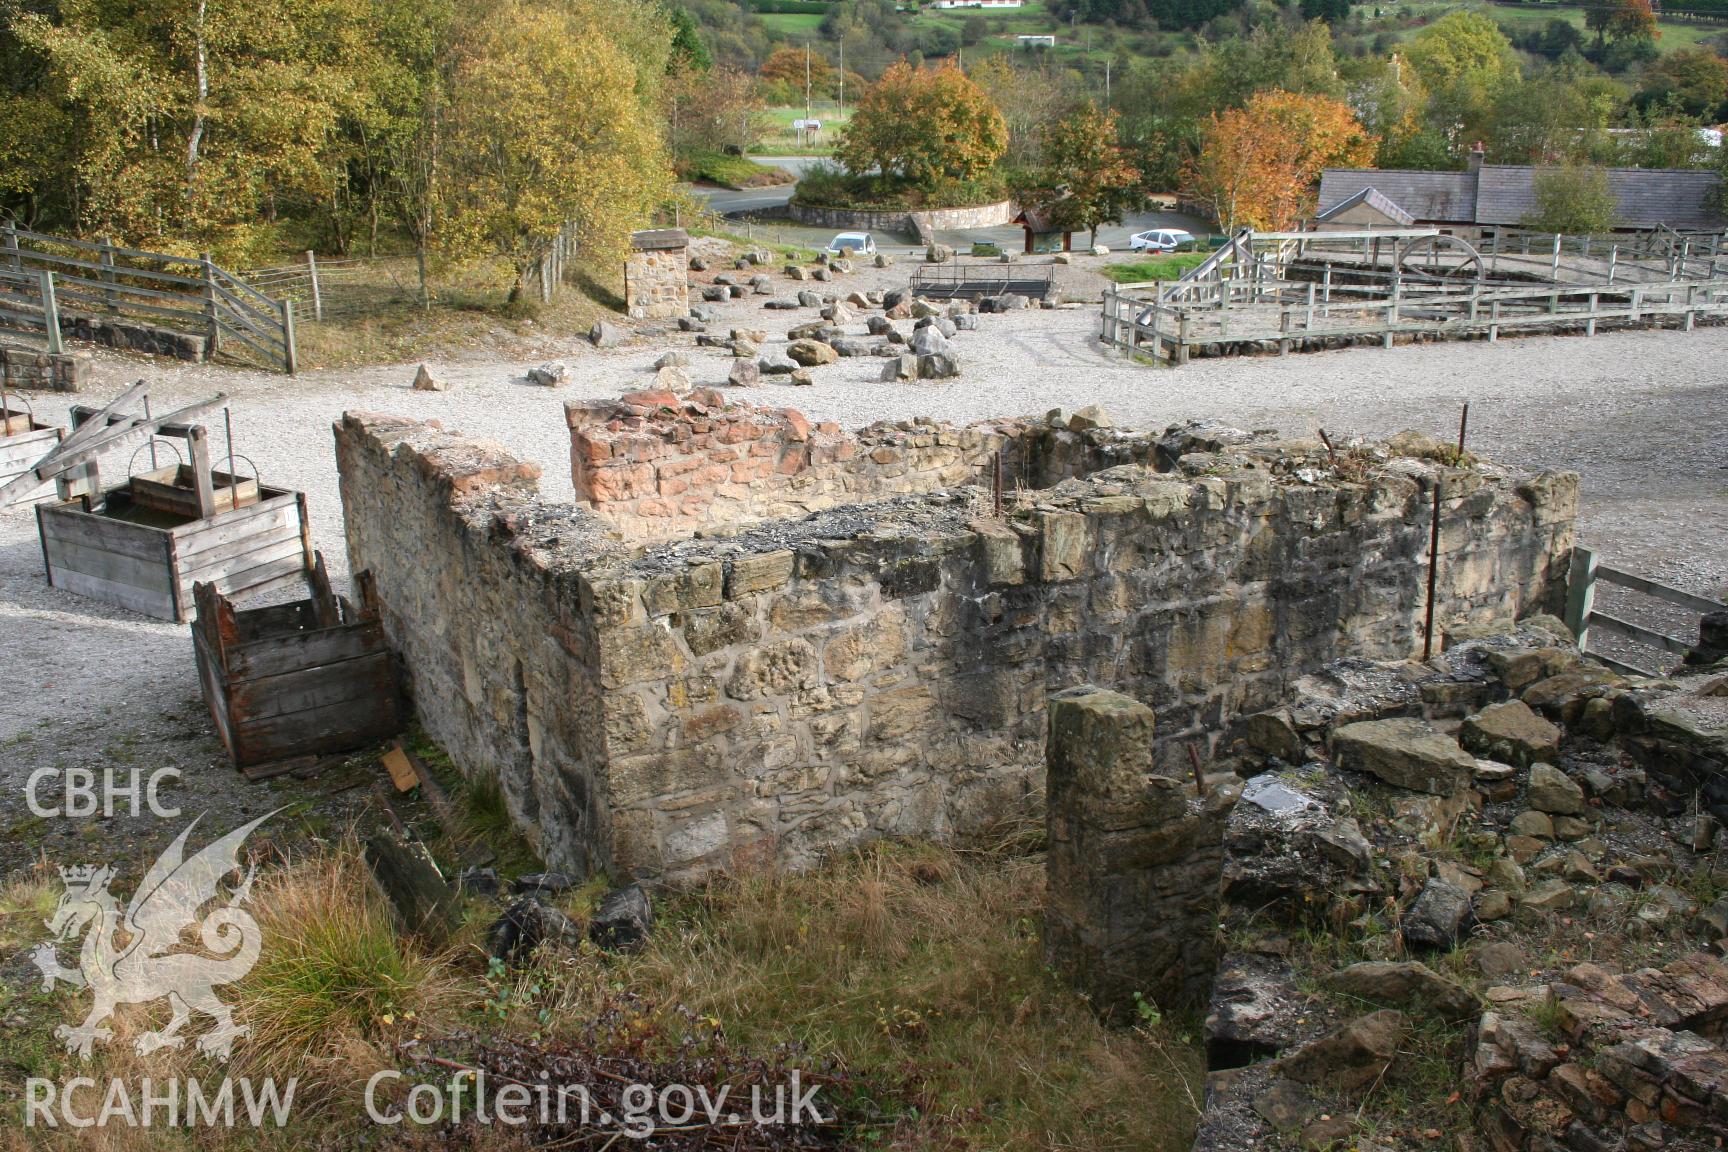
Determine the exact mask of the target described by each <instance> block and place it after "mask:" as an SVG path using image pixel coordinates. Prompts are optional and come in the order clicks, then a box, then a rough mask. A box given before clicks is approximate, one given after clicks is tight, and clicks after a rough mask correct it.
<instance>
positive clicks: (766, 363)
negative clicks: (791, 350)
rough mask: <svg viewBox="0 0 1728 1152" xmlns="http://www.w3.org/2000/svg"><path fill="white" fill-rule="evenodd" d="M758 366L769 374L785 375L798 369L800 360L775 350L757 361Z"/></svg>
mask: <svg viewBox="0 0 1728 1152" xmlns="http://www.w3.org/2000/svg"><path fill="white" fill-rule="evenodd" d="M756 366H757V367H758V368H760V369H762V372H763V373H764V374H765V375H768V376H783V375H785V374H786V373H788V372H795V371H797V369H798V362H797V361H796V360H793V359H792V358H791V357H789V356H787V355H786V354H785V353H783V352H774V353H771V354H769V355H767V356H764V357H762V359H760V360H758V361H757V362H756Z"/></svg>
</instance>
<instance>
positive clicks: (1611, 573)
mask: <svg viewBox="0 0 1728 1152" xmlns="http://www.w3.org/2000/svg"><path fill="white" fill-rule="evenodd" d="M1598 583H1602V584H1612V585H1615V586H1616V587H1620V588H1625V589H1627V590H1629V591H1632V592H1635V593H1637V594H1639V595H1641V596H1647V597H1649V598H1651V599H1653V600H1657V601H1660V602H1662V603H1664V604H1668V605H1672V606H1673V607H1676V608H1682V609H1685V610H1686V611H1688V612H1694V613H1697V614H1698V615H1699V616H1704V615H1708V614H1709V613H1712V612H1721V611H1723V610H1725V609H1728V604H1722V603H1719V602H1717V601H1715V600H1711V599H1708V598H1706V597H1703V596H1694V595H1693V594H1692V593H1690V592H1683V591H1681V590H1680V589H1678V588H1670V587H1669V586H1668V585H1666V584H1659V583H1657V582H1656V581H1654V580H1651V579H1650V578H1648V577H1646V576H1639V575H1637V574H1636V573H1632V572H1627V571H1625V570H1623V569H1620V568H1613V567H1610V566H1609V565H1607V564H1603V563H1602V562H1601V560H1600V559H1599V558H1598V557H1597V555H1596V553H1595V552H1593V551H1591V550H1590V549H1588V548H1573V549H1572V564H1571V569H1570V571H1569V572H1568V573H1567V577H1566V626H1567V627H1568V628H1570V629H1571V630H1572V635H1574V636H1576V637H1577V638H1578V648H1579V650H1580V651H1584V652H1590V654H1591V655H1593V656H1595V657H1596V659H1598V660H1600V661H1602V662H1603V663H1604V664H1606V665H1608V666H1609V667H1610V668H1613V669H1615V670H1616V671H1619V672H1627V673H1631V674H1633V675H1637V676H1655V675H1658V672H1657V671H1656V670H1653V669H1647V668H1640V667H1638V666H1637V665H1635V664H1628V663H1625V662H1623V661H1620V660H1616V659H1614V658H1613V657H1610V656H1605V655H1603V654H1602V653H1600V652H1595V651H1592V649H1591V643H1590V641H1591V634H1592V632H1594V631H1600V632H1603V633H1606V634H1607V635H1610V636H1618V637H1620V638H1621V639H1624V640H1629V641H1631V642H1633V643H1635V644H1642V645H1644V646H1645V647H1647V648H1657V649H1660V650H1662V651H1664V652H1667V653H1668V654H1670V655H1672V656H1680V657H1684V656H1685V655H1686V654H1687V653H1688V652H1690V651H1691V650H1692V645H1693V642H1692V641H1690V640H1686V639H1683V638H1681V637H1679V636H1670V635H1669V634H1667V633H1666V632H1659V631H1657V630H1656V629H1654V628H1646V627H1644V626H1643V625H1641V624H1634V623H1633V622H1631V621H1630V620H1626V619H1623V618H1621V617H1618V616H1613V615H1610V614H1609V613H1606V612H1602V611H1599V610H1598V609H1597V608H1596V586H1597V584H1598Z"/></svg>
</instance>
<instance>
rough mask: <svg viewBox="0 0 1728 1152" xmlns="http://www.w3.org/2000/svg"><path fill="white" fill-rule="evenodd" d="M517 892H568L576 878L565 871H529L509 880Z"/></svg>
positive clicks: (574, 885)
mask: <svg viewBox="0 0 1728 1152" xmlns="http://www.w3.org/2000/svg"><path fill="white" fill-rule="evenodd" d="M510 887H511V888H513V889H515V890H516V891H517V892H568V891H570V889H572V888H574V887H576V880H575V878H574V877H572V876H571V875H570V874H569V873H567V872H529V873H527V874H526V875H523V876H518V877H516V879H514V880H512V881H510Z"/></svg>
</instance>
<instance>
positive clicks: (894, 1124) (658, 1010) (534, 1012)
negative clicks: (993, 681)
mask: <svg viewBox="0 0 1728 1152" xmlns="http://www.w3.org/2000/svg"><path fill="white" fill-rule="evenodd" d="M1043 869H1044V865H1043V860H1042V858H1041V857H1040V856H1036V855H1011V854H1009V855H987V856H976V855H975V856H967V857H962V856H959V855H957V854H955V853H953V852H951V851H949V850H947V849H943V848H940V847H935V846H930V845H914V844H886V843H878V844H874V845H870V846H867V847H865V848H862V849H860V850H859V851H857V852H855V853H852V854H850V855H847V856H843V857H840V858H838V859H835V860H834V861H832V862H830V863H829V864H827V865H825V866H823V867H822V868H820V869H818V870H817V871H815V872H811V873H808V874H805V875H799V876H791V875H786V874H784V873H779V872H772V871H749V872H745V873H743V874H741V875H738V876H736V877H734V878H732V879H729V880H719V881H715V882H714V883H713V884H711V885H710V886H708V887H707V888H705V889H702V890H699V891H697V892H695V893H693V894H690V895H687V896H684V897H675V898H671V899H668V900H667V901H666V902H665V903H663V904H662V905H661V907H660V909H659V910H658V923H657V925H656V928H655V932H654V935H653V936H652V937H651V938H650V940H649V943H648V945H647V947H646V948H645V949H644V950H643V951H642V952H641V953H638V954H637V955H634V956H628V957H612V958H606V957H600V956H590V955H586V954H584V955H579V956H577V957H575V958H573V959H571V960H569V961H567V962H565V963H564V964H563V965H562V966H561V967H559V968H558V969H557V971H555V972H549V971H548V970H547V969H546V968H545V967H542V968H541V969H540V970H539V971H537V972H536V973H534V974H533V976H532V980H533V982H534V983H535V984H536V985H537V986H538V987H539V992H538V993H537V995H535V996H533V997H531V998H530V999H529V1000H528V1001H527V1002H519V1001H518V1000H517V999H516V998H512V1003H513V1005H515V1007H514V1009H513V1010H514V1011H516V1012H519V1013H521V1016H522V1018H523V1019H524V1021H526V1020H536V1021H538V1020H548V1019H549V1020H552V1021H558V1022H563V1021H568V1022H572V1023H570V1024H567V1025H564V1026H565V1027H577V1026H578V1025H577V1024H575V1023H574V1022H577V1021H581V1020H583V1019H587V1018H590V1017H592V1016H593V1014H594V1012H595V1011H596V1010H598V1009H599V1007H600V1006H601V1005H602V1004H604V1003H605V1002H606V997H607V995H608V990H609V989H614V988H620V987H622V988H628V989H630V991H631V992H632V994H633V995H635V996H639V997H640V998H641V1002H642V1003H643V1004H644V1005H645V1006H648V1011H649V1015H650V1016H651V1017H652V1018H654V1019H659V1018H660V1016H661V1015H664V1017H665V1020H663V1021H662V1022H661V1023H660V1024H659V1025H658V1026H654V1027H651V1028H647V1029H644V1032H645V1034H652V1033H655V1032H659V1033H667V1034H672V1033H673V1032H674V1027H673V1026H674V1025H675V1024H676V1021H677V1020H678V1016H677V1012H678V1011H688V1012H690V1013H694V1014H695V1015H696V1016H697V1017H698V1018H701V1019H708V1020H712V1021H714V1022H715V1027H717V1028H719V1029H721V1030H722V1031H723V1033H724V1035H725V1036H726V1038H727V1039H728V1041H729V1042H731V1043H733V1044H736V1045H741V1046H742V1047H743V1048H744V1049H745V1050H748V1051H768V1050H771V1049H773V1048H774V1046H776V1045H779V1044H783V1043H786V1042H788V1041H790V1042H792V1043H796V1044H798V1045H799V1046H800V1059H801V1060H804V1061H806V1062H807V1063H808V1064H820V1063H822V1062H824V1061H829V1060H831V1061H833V1062H835V1063H836V1064H838V1065H839V1066H840V1067H841V1068H843V1069H844V1070H845V1071H846V1072H847V1074H848V1075H849V1077H850V1079H851V1080H852V1083H853V1090H854V1093H855V1096H854V1098H853V1099H852V1100H851V1101H850V1102H848V1103H847V1104H846V1105H845V1107H846V1111H847V1113H848V1115H847V1116H846V1120H848V1121H850V1122H851V1123H859V1122H860V1121H863V1122H865V1124H866V1128H867V1134H868V1135H869V1136H871V1137H874V1138H876V1140H877V1141H878V1142H879V1143H880V1144H881V1145H882V1146H885V1147H942V1148H992V1149H1024V1150H1028V1152H1030V1150H1031V1149H1044V1148H1051V1147H1057V1148H1081V1147H1084V1148H1127V1147H1134V1148H1145V1149H1153V1150H1159V1149H1170V1150H1175V1149H1186V1148H1187V1147H1188V1144H1189V1142H1190V1141H1191V1139H1192V1135H1193V1131H1194V1122H1195V1118H1196V1113H1195V1102H1196V1101H1197V1099H1198V1097H1199V1095H1200V1089H1199V1085H1200V1081H1201V1079H1202V1077H1203V1073H1202V1071H1201V1065H1200V1060H1199V1054H1198V1052H1197V1050H1196V1048H1195V1046H1194V1041H1193V1036H1192V1034H1191V1031H1184V1028H1183V1025H1182V1023H1181V1022H1178V1021H1174V1020H1171V1019H1170V1018H1169V1017H1166V1018H1164V1019H1162V1020H1160V1021H1157V1022H1151V1021H1148V1022H1144V1023H1143V1024H1142V1026H1141V1027H1140V1028H1136V1029H1131V1030H1112V1029H1108V1028H1105V1027H1103V1026H1102V1025H1101V1024H1100V1023H1099V1022H1098V1020H1097V1018H1096V1016H1095V1015H1094V1014H1093V1011H1092V1008H1091V1006H1090V1005H1088V1004H1087V1003H1086V1002H1085V1000H1084V999H1083V998H1082V997H1080V996H1079V995H1077V994H1076V993H1075V992H1074V991H1073V990H1071V989H1069V988H1067V987H1066V986H1064V985H1063V984H1062V983H1061V982H1060V981H1059V980H1057V979H1056V977H1055V976H1054V975H1053V974H1052V973H1050V972H1049V971H1048V970H1047V969H1046V968H1045V967H1044V964H1043V949H1042V945H1041V941H1040V939H1039V925H1040V923H1041V920H1042V902H1043ZM557 1026H558V1025H554V1027H557ZM678 1030H682V1029H681V1026H678ZM847 1146H849V1147H852V1146H858V1144H857V1142H848V1145H847Z"/></svg>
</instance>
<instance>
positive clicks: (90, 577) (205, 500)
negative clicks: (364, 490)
mask: <svg viewBox="0 0 1728 1152" xmlns="http://www.w3.org/2000/svg"><path fill="white" fill-rule="evenodd" d="M222 399H223V398H221V397H218V398H217V400H218V401H221V400H222ZM211 403H216V401H212V402H211ZM111 407H112V406H111ZM98 418H101V420H103V421H107V422H113V423H122V424H123V423H124V421H123V420H120V419H119V418H117V417H115V416H114V415H112V414H111V413H110V411H108V410H104V411H103V412H95V411H93V410H91V409H86V408H74V409H73V420H74V429H73V433H72V435H71V436H69V437H67V439H66V442H65V443H66V444H67V445H72V446H73V447H74V448H78V447H80V446H82V445H85V444H89V443H98V444H99V443H101V442H102V441H103V440H104V438H105V435H104V433H101V432H97V433H96V434H95V435H94V436H93V437H92V438H91V440H89V441H83V440H81V439H80V437H81V436H82V435H84V434H86V430H87V428H88V427H89V426H92V425H94V424H96V423H98ZM147 424H148V427H147V430H148V432H149V434H150V435H151V436H152V439H151V440H150V442H149V443H148V444H147V445H146V446H144V447H140V448H139V449H138V450H137V452H135V453H134V457H133V459H134V460H137V459H138V455H139V454H140V453H142V452H144V451H145V450H146V449H148V450H150V451H151V452H152V453H153V454H154V455H155V456H156V461H155V462H153V463H159V462H160V458H161V455H162V454H163V453H166V454H167V455H169V457H170V458H171V459H173V460H175V463H173V464H170V465H168V466H166V467H155V466H152V467H151V468H150V469H149V470H148V471H146V472H144V473H142V474H141V475H136V476H131V477H129V478H128V480H127V482H126V483H125V484H124V485H121V486H120V487H118V488H111V489H108V490H107V491H103V490H102V488H101V485H100V482H99V480H98V477H97V472H96V459H95V456H94V455H93V454H88V453H82V452H78V451H73V452H69V453H65V455H68V456H78V457H80V459H78V460H77V462H76V463H75V464H73V463H67V464H65V465H64V466H62V467H61V470H60V471H59V473H58V474H57V475H56V481H57V483H58V485H59V496H60V499H59V500H57V501H55V502H52V503H46V504H39V505H37V507H36V524H37V528H38V530H39V532H40V535H41V539H42V560H43V563H44V565H45V566H46V568H47V571H48V583H49V584H51V585H53V586H54V587H56V588H64V589H66V590H67V591H70V592H76V593H78V594H79V595H81V596H89V597H90V598H91V599H94V600H103V601H106V602H107V603H110V604H117V605H119V606H120V607H122V608H130V609H131V610H132V611H134V612H141V613H143V614H144V615H146V616H154V617H156V618H157V619H159V620H173V621H176V622H184V621H186V620H189V619H191V617H192V610H193V601H192V586H193V585H194V584H196V583H200V582H203V583H209V584H212V585H214V586H215V587H216V589H217V591H219V592H221V593H223V594H225V595H230V596H231V595H235V594H237V593H241V592H261V591H267V590H269V589H272V588H278V587H282V586H285V585H289V584H293V583H297V582H299V581H301V580H303V579H305V578H306V575H307V573H308V572H310V571H311V567H312V542H311V524H310V521H309V520H308V519H307V516H306V497H305V495H304V494H303V493H300V492H294V491H290V490H288V489H285V488H272V487H269V486H267V485H264V484H262V483H260V482H259V481H258V479H257V478H256V477H241V476H238V475H235V474H234V466H233V464H232V463H230V464H229V467H228V470H226V471H221V470H217V469H214V468H212V467H211V465H210V446H209V438H208V435H207V433H206V430H205V428H204V426H203V425H201V424H188V423H174V422H164V421H148V422H147ZM106 435H107V436H108V437H112V436H113V435H114V433H108V434H106ZM182 447H183V448H184V453H183V454H182V451H181V449H182ZM232 459H233V456H232V454H230V460H232ZM53 467H54V465H53V463H52V462H51V461H44V462H43V463H40V464H38V466H37V472H38V473H40V472H42V471H49V470H52V468H53Z"/></svg>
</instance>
